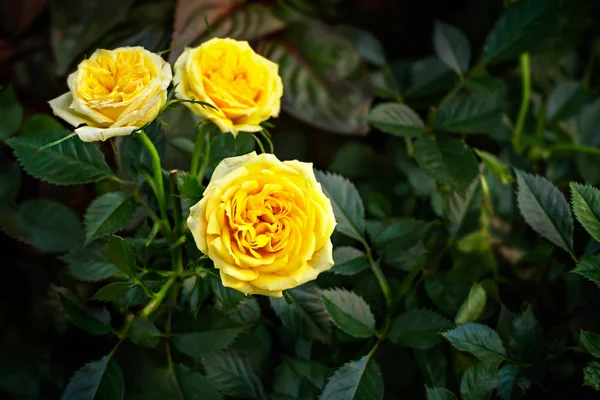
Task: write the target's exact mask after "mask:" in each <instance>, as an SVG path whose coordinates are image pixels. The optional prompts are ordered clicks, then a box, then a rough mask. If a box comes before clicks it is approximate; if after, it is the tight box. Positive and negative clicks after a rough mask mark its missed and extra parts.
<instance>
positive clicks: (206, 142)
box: [191, 124, 210, 182]
mask: <svg viewBox="0 0 600 400" xmlns="http://www.w3.org/2000/svg"><path fill="white" fill-rule="evenodd" d="M202 132H203V133H204V135H202ZM202 136H204V138H203V139H204V158H203V159H202V166H201V167H200V169H199V170H198V168H197V165H196V169H195V170H194V169H191V171H192V175H194V176H197V177H198V179H199V180H200V182H202V180H204V175H206V169H207V168H208V162H209V161H210V125H208V124H205V125H204V126H203V129H202V130H201V131H200V132H198V136H197V137H196V144H197V143H198V141H200V140H201V138H202ZM200 150H201V148H200V149H199V150H198V154H197V155H196V157H197V160H196V163H197V164H198V163H199V160H200V154H199V153H200ZM194 152H196V146H194ZM192 162H194V155H193V154H192ZM194 172H196V173H194Z"/></svg>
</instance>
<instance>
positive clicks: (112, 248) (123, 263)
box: [108, 236, 135, 277]
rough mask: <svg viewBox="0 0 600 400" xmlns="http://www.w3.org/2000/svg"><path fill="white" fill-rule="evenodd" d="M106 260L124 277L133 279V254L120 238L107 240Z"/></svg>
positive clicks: (113, 237) (131, 248) (131, 249)
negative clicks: (123, 274)
mask: <svg viewBox="0 0 600 400" xmlns="http://www.w3.org/2000/svg"><path fill="white" fill-rule="evenodd" d="M108 259H109V260H110V262H112V263H113V264H114V265H116V266H117V267H118V268H119V269H120V270H121V271H123V273H125V275H127V276H130V277H135V254H134V252H133V247H131V245H130V244H129V243H127V242H126V241H125V239H123V238H122V237H119V236H111V237H110V238H108Z"/></svg>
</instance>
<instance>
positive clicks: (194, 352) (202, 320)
mask: <svg viewBox="0 0 600 400" xmlns="http://www.w3.org/2000/svg"><path fill="white" fill-rule="evenodd" d="M183 317H185V316H183ZM183 317H180V318H179V319H175V320H174V322H173V333H172V334H171V342H172V343H173V346H175V348H177V350H179V351H181V352H182V353H183V354H186V355H188V356H191V357H203V356H208V355H210V354H214V353H218V352H220V351H222V350H224V349H226V348H227V347H229V346H230V345H231V344H232V343H233V341H234V340H235V338H236V337H237V336H238V335H239V334H240V333H241V332H242V331H243V330H244V326H240V325H239V324H237V323H235V322H234V321H231V320H230V319H228V318H227V317H226V316H225V315H223V314H221V313H218V312H216V311H210V310H206V309H201V310H200V315H199V316H198V317H197V319H196V320H193V319H192V318H183Z"/></svg>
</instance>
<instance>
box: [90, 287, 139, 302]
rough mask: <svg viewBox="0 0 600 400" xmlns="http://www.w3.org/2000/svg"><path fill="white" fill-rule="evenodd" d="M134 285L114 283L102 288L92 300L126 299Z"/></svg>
mask: <svg viewBox="0 0 600 400" xmlns="http://www.w3.org/2000/svg"><path fill="white" fill-rule="evenodd" d="M132 287H133V285H132V284H131V283H130V282H113V283H109V284H108V285H106V286H104V287H102V288H100V290H98V291H97V292H96V294H95V295H94V296H93V297H92V300H98V301H106V302H109V301H119V300H121V299H124V298H125V297H126V296H127V293H129V290H131V288H132Z"/></svg>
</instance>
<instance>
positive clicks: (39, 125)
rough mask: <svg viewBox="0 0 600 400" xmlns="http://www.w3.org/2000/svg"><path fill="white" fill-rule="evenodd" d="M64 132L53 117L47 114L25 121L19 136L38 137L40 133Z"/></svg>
mask: <svg viewBox="0 0 600 400" xmlns="http://www.w3.org/2000/svg"><path fill="white" fill-rule="evenodd" d="M64 130H65V128H64V127H63V126H62V125H61V124H60V123H59V122H58V121H57V120H56V119H54V118H52V117H51V116H49V115H46V114H35V115H32V116H31V117H29V118H27V119H26V120H25V122H24V123H23V125H22V126H21V131H20V132H19V136H30V135H37V134H38V133H39V132H40V131H44V132H57V131H64ZM65 136H66V132H65Z"/></svg>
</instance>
